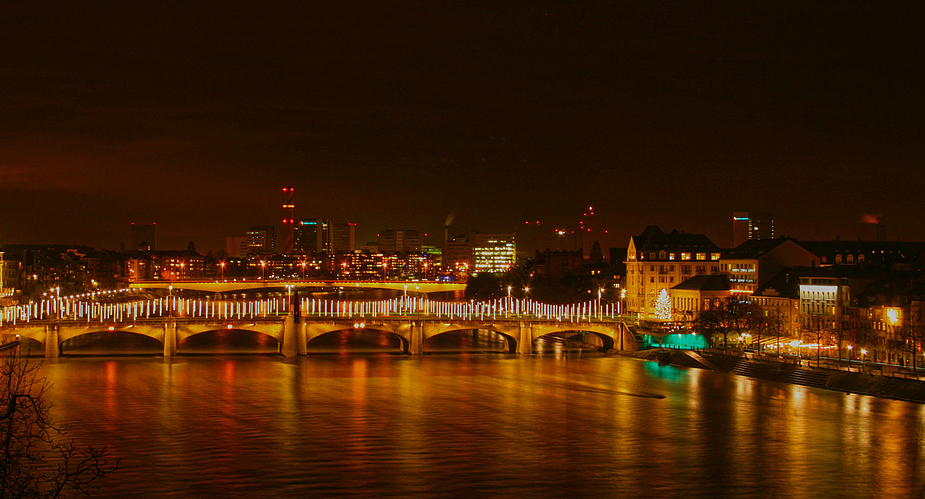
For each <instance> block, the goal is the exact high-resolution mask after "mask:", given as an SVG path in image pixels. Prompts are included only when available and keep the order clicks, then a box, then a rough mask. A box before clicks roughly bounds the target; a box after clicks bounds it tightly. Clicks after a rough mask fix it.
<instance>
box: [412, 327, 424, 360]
mask: <svg viewBox="0 0 925 499" xmlns="http://www.w3.org/2000/svg"><path fill="white" fill-rule="evenodd" d="M410 336H411V341H409V342H408V343H409V345H408V353H410V354H411V355H424V324H423V323H422V322H417V323H414V322H412V323H411V335H410Z"/></svg>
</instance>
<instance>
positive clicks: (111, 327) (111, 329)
mask: <svg viewBox="0 0 925 499" xmlns="http://www.w3.org/2000/svg"><path fill="white" fill-rule="evenodd" d="M108 329H109V330H110V331H115V330H116V328H115V326H109V328H108Z"/></svg>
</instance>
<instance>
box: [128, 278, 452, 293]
mask: <svg viewBox="0 0 925 499" xmlns="http://www.w3.org/2000/svg"><path fill="white" fill-rule="evenodd" d="M129 288H130V289H168V288H170V289H176V290H189V291H208V292H212V293H227V292H233V291H250V290H262V289H284V288H315V289H392V290H396V291H404V292H411V293H423V294H427V293H436V292H441V291H465V289H466V284H465V283H459V282H440V281H339V280H304V279H301V280H300V279H291V280H263V279H250V280H245V279H241V280H223V281H208V280H203V281H194V280H180V281H138V282H133V283H131V284H130V285H129Z"/></svg>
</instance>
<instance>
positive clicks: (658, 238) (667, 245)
mask: <svg viewBox="0 0 925 499" xmlns="http://www.w3.org/2000/svg"><path fill="white" fill-rule="evenodd" d="M632 239H633V242H634V244H635V246H636V250H637V251H652V250H662V249H664V250H669V251H673V250H679V249H697V248H700V249H708V250H714V249H719V248H718V247H717V246H716V244H713V241H711V240H710V238H708V237H707V236H705V235H703V234H688V233H685V232H680V231H678V230H677V229H674V230H672V231H671V232H668V233H665V232H662V230H661V229H659V228H658V226H657V225H650V226H648V227H646V230H644V231H642V234H640V235H638V236H633V237H632Z"/></svg>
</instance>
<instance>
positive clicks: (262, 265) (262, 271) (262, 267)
mask: <svg viewBox="0 0 925 499" xmlns="http://www.w3.org/2000/svg"><path fill="white" fill-rule="evenodd" d="M266 269H267V262H266V261H264V260H260V278H261V279H264V278H265V277H264V274H265V273H266Z"/></svg>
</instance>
